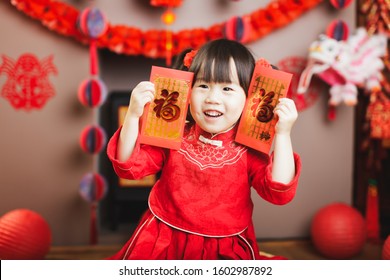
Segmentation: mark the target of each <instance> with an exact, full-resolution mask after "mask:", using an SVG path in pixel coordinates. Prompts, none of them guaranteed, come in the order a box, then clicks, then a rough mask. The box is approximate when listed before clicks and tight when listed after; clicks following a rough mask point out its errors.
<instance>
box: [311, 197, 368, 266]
mask: <svg viewBox="0 0 390 280" xmlns="http://www.w3.org/2000/svg"><path fill="white" fill-rule="evenodd" d="M311 237H312V241H313V244H314V246H315V247H316V248H317V250H318V251H319V252H320V253H321V254H323V255H324V256H325V257H327V258H331V259H347V258H351V257H353V256H355V255H356V254H358V253H359V252H360V251H361V250H362V248H363V246H364V244H365V241H366V225H365V221H364V218H363V216H362V215H361V214H360V212H359V211H357V210H356V209H355V208H353V207H351V206H349V205H347V204H344V203H334V204H330V205H328V206H325V207H323V208H322V209H320V210H319V211H318V212H317V214H316V215H315V216H314V218H313V220H312V224H311Z"/></svg>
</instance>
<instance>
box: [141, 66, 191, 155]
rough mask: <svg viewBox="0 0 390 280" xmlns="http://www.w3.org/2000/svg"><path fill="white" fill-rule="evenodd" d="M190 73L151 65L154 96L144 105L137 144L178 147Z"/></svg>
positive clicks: (186, 108) (189, 87)
mask: <svg viewBox="0 0 390 280" xmlns="http://www.w3.org/2000/svg"><path fill="white" fill-rule="evenodd" d="M193 76H194V74H193V73H192V72H186V71H180V70H175V69H170V68H164V67H157V66H152V71H151V74H150V81H151V82H153V83H154V87H155V89H156V96H155V99H154V100H153V101H152V102H151V103H149V104H148V105H147V106H146V107H145V111H144V114H143V116H142V119H141V133H140V136H139V139H140V143H142V144H149V145H154V146H159V147H163V148H169V149H175V150H178V149H180V145H181V138H182V136H183V132H184V125H185V121H186V116H187V110H188V102H189V96H190V92H191V86H192V79H193Z"/></svg>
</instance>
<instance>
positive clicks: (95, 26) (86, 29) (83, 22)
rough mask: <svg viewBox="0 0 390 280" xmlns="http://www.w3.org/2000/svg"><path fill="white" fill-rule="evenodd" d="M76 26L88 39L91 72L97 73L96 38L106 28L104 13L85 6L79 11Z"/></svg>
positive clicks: (103, 32)
mask: <svg viewBox="0 0 390 280" xmlns="http://www.w3.org/2000/svg"><path fill="white" fill-rule="evenodd" d="M76 26H77V28H78V29H79V31H80V32H81V33H82V34H84V35H85V36H87V37H88V38H89V39H90V43H89V44H90V47H89V52H90V60H91V74H92V75H97V74H98V73H99V69H98V68H99V67H98V61H97V60H98V58H97V45H96V39H98V38H100V37H102V36H103V35H104V34H105V33H106V31H107V29H108V22H107V20H106V17H105V16H104V14H103V13H102V12H101V11H100V10H99V9H97V8H86V9H84V10H83V11H81V12H80V14H79V16H78V18H77V21H76Z"/></svg>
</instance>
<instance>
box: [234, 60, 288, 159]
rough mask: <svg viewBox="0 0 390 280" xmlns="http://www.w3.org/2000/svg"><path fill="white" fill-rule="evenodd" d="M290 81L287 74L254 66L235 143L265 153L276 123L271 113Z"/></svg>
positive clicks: (257, 65)
mask: <svg viewBox="0 0 390 280" xmlns="http://www.w3.org/2000/svg"><path fill="white" fill-rule="evenodd" d="M291 79H292V74H290V73H287V72H283V71H279V70H275V69H272V68H270V67H268V66H266V65H264V64H256V67H255V70H254V72H253V76H252V80H251V84H250V86H249V93H248V98H247V101H246V104H245V107H244V111H243V113H242V116H241V120H240V123H239V126H238V131H237V135H236V141H237V142H238V143H241V144H243V145H246V146H248V147H251V148H253V149H255V150H258V151H261V152H264V153H267V154H268V153H269V151H270V149H271V146H272V141H273V139H274V134H275V124H276V122H277V117H276V115H275V114H274V112H273V111H274V108H275V106H276V104H278V101H279V98H282V97H286V95H287V92H288V88H289V85H290V82H291Z"/></svg>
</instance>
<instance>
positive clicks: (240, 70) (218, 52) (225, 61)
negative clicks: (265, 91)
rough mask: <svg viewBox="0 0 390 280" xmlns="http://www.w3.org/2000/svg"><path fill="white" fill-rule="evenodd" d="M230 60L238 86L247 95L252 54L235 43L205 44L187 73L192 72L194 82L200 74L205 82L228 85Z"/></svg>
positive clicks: (252, 65) (212, 42)
mask: <svg viewBox="0 0 390 280" xmlns="http://www.w3.org/2000/svg"><path fill="white" fill-rule="evenodd" d="M230 58H232V59H233V60H234V63H235V65H236V68H237V75H238V80H239V82H240V86H241V87H242V88H243V89H244V90H245V93H248V89H249V84H250V81H251V78H252V74H253V69H254V67H255V59H254V57H253V55H252V53H251V52H250V51H249V50H248V49H247V48H246V47H245V46H244V45H242V44H241V43H239V42H237V41H233V40H228V39H218V40H214V41H210V42H208V43H206V44H205V45H203V46H202V47H201V48H200V49H199V51H198V53H197V54H196V55H195V57H194V59H193V61H192V63H191V66H190V68H189V71H190V72H194V81H195V80H196V79H197V78H199V77H198V75H199V73H201V75H202V77H201V78H202V80H204V81H205V82H211V81H213V82H217V83H230V82H231V80H230V78H231V74H230V65H229V63H230ZM212 65H213V67H212Z"/></svg>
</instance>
